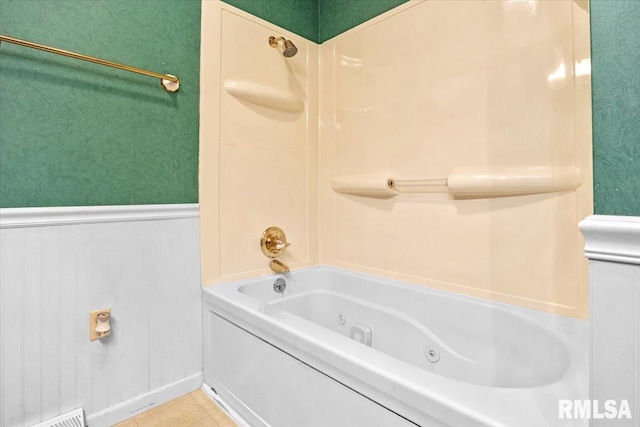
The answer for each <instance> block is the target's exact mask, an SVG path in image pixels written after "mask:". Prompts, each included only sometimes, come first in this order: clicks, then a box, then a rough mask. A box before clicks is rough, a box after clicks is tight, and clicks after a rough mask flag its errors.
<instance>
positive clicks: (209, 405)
mask: <svg viewBox="0 0 640 427" xmlns="http://www.w3.org/2000/svg"><path fill="white" fill-rule="evenodd" d="M189 395H190V396H191V397H193V399H194V400H195V401H196V402H198V404H199V405H200V406H202V408H203V409H204V410H205V411H207V414H209V415H215V414H217V413H218V412H221V411H222V409H220V407H219V406H218V405H216V404H215V403H214V402H213V401H212V400H211V399H210V398H209V396H207V395H206V394H205V392H204V391H202V390H196V391H192V392H191V393H189Z"/></svg>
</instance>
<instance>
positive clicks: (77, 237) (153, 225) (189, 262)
mask: <svg viewBox="0 0 640 427" xmlns="http://www.w3.org/2000/svg"><path fill="white" fill-rule="evenodd" d="M194 212H195V211H194ZM3 213H6V212H3ZM80 216H81V215H80ZM76 219H77V218H76ZM140 219H142V218H138V219H137V220H123V219H119V220H116V222H97V223H76V222H70V223H66V224H65V225H59V223H58V224H57V225H53V226H43V225H42V224H39V226H36V227H33V226H26V227H22V228H21V227H12V228H2V229H1V230H0V250H1V258H0V395H1V398H0V414H2V416H1V417H0V425H1V426H2V427H5V426H6V427H14V426H28V425H32V424H35V423H38V422H40V421H41V420H44V419H48V418H50V417H53V416H56V415H58V414H60V413H63V412H66V411H68V410H71V409H74V408H77V407H80V406H82V407H84V409H85V414H86V415H87V416H91V415H95V414H97V413H99V412H101V411H104V410H105V409H108V408H112V407H114V406H115V405H118V404H121V403H123V402H126V401H128V400H130V399H134V398H136V397H139V396H141V395H143V394H145V393H148V392H150V391H153V390H155V389H158V388H160V387H163V386H166V385H168V384H170V383H174V382H176V381H179V380H181V379H184V378H186V377H189V376H192V375H194V374H197V373H199V372H200V371H201V370H202V367H201V364H202V363H201V332H200V323H201V319H200V312H201V308H200V305H201V302H200V301H201V298H200V265H199V249H198V240H199V239H198V218H197V216H196V215H193V216H192V217H190V218H170V219H156V220H140ZM104 307H111V309H112V316H113V322H112V330H113V332H112V336H111V337H109V338H107V339H104V340H98V341H93V342H91V341H89V326H88V319H89V312H90V311H92V310H96V309H100V308H104Z"/></svg>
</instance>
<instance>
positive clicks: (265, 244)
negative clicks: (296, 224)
mask: <svg viewBox="0 0 640 427" xmlns="http://www.w3.org/2000/svg"><path fill="white" fill-rule="evenodd" d="M287 246H289V243H288V242H287V236H285V234H284V231H282V229H281V228H279V227H269V228H267V229H266V230H265V231H264V233H262V237H261V238H260V249H262V253H263V254H265V256H267V257H269V258H277V257H279V256H280V255H281V254H282V252H284V250H285V249H286V248H287Z"/></svg>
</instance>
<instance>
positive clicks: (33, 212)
mask: <svg viewBox="0 0 640 427" xmlns="http://www.w3.org/2000/svg"><path fill="white" fill-rule="evenodd" d="M198 209H199V208H198V204H197V203H189V204H174V205H122V206H63V207H43V208H2V209H0V228H24V227H43V226H52V225H72V224H94V223H101V222H129V221H154V220H167V219H181V218H197V217H198Z"/></svg>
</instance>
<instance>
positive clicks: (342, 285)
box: [204, 267, 588, 427]
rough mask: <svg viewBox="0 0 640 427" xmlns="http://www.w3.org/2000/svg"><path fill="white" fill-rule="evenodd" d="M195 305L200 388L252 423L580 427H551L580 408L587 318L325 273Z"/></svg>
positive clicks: (239, 289)
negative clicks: (565, 406) (575, 405)
mask: <svg viewBox="0 0 640 427" xmlns="http://www.w3.org/2000/svg"><path fill="white" fill-rule="evenodd" d="M278 277H283V278H284V279H285V280H286V283H287V286H286V289H285V290H284V292H283V293H277V292H275V291H274V289H273V283H274V281H275V280H276V279H277V278H278ZM204 302H205V304H204V316H205V318H204V330H205V355H204V356H205V359H204V372H205V382H206V383H207V384H208V385H209V386H212V387H213V388H214V389H215V391H216V392H217V393H218V395H219V397H220V399H221V400H222V401H224V402H225V403H226V404H227V405H229V406H230V407H231V408H232V409H233V410H235V411H236V412H238V413H239V414H240V415H241V416H242V417H244V418H245V419H246V420H247V421H248V422H249V424H250V425H252V426H261V425H271V426H273V427H285V426H291V427H303V426H332V427H333V426H345V427H346V426H349V427H353V426H378V425H379V426H385V427H386V426H396V425H397V426H413V425H419V426H423V427H427V426H453V427H473V426H512V427H527V426H532V427H544V426H574V425H575V426H577V425H587V422H586V421H584V420H566V419H559V418H558V416H559V411H558V400H559V399H571V400H575V399H587V398H588V360H587V355H588V341H587V340H588V338H587V337H588V325H587V322H585V321H580V320H576V319H570V318H566V317H562V316H555V315H550V314H547V313H542V312H536V311H532V310H527V309H522V308H518V307H514V306H509V305H505V304H499V303H494V302H490V301H485V300H480V299H475V298H470V297H465V296H460V295H456V294H453V293H449V292H443V291H438V290H433V289H429V288H426V287H423V286H417V285H410V284H406V283H401V282H397V281H391V280H386V279H381V278H379V277H375V276H369V275H365V274H360V273H353V272H349V271H346V270H340V269H336V268H330V267H316V268H308V269H303V270H298V271H295V272H292V273H288V274H285V275H271V276H266V277H260V278H256V279H251V280H245V281H237V282H231V283H225V284H220V285H216V286H210V287H208V288H205V289H204ZM369 331H370V346H367V345H365V344H363V343H361V342H359V341H365V340H366V338H368V336H369ZM352 335H353V338H351V336H352Z"/></svg>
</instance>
